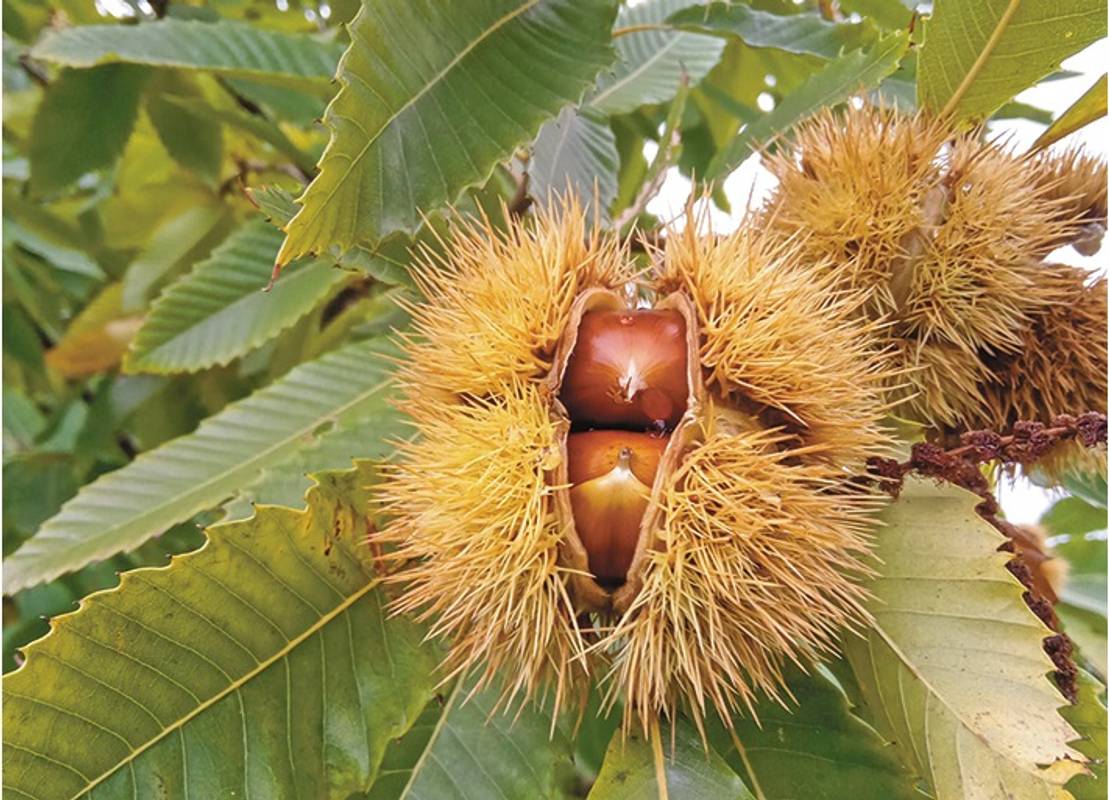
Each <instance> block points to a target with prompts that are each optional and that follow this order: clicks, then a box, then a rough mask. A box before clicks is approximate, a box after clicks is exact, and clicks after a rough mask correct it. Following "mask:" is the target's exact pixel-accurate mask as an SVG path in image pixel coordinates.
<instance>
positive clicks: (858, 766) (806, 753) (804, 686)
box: [712, 667, 923, 800]
mask: <svg viewBox="0 0 1109 800" xmlns="http://www.w3.org/2000/svg"><path fill="white" fill-rule="evenodd" d="M786 685H787V686H788V687H789V693H790V694H791V695H792V696H793V700H794V701H795V702H791V703H790V704H789V706H790V707H789V708H784V707H783V706H782V705H780V704H779V703H777V702H776V701H774V700H770V699H768V698H765V697H763V698H762V699H761V700H760V702H759V704H758V706H757V709H756V710H757V712H758V722H756V721H755V720H753V719H751V718H743V719H737V720H736V721H735V734H736V738H737V739H738V741H739V743H740V745H741V746H742V747H743V754H740V753H739V752H738V751H737V750H736V747H735V744H734V743H733V739H732V738H731V737H730V736H729V735H728V734H727V733H724V731H723V730H722V728H721V729H720V730H716V731H714V735H713V741H712V743H713V747H714V749H715V750H716V752H718V753H720V754H721V755H722V756H724V758H725V759H726V760H727V761H728V763H729V764H730V765H731V766H732V767H733V768H734V769H735V770H736V772H738V773H739V774H740V775H742V776H744V779H745V781H746V783H747V784H748V785H749V786H751V787H753V788H755V790H756V791H757V792H761V795H760V796H761V797H762V798H763V800H792V798H797V797H804V798H811V799H812V800H839V798H852V800H913V799H914V798H915V800H923V795H921V794H920V793H919V792H917V791H916V789H915V788H914V785H913V784H914V781H913V779H912V776H911V775H910V774H909V772H908V771H907V770H906V769H905V768H904V767H903V766H902V765H901V763H900V762H899V761H898V760H897V758H896V756H895V755H894V753H893V752H892V748H891V747H890V745H888V744H887V743H886V742H885V741H883V739H882V737H880V736H879V735H878V733H877V732H876V731H875V730H874V729H873V728H871V727H870V726H869V725H867V724H866V723H865V722H863V721H862V720H861V719H859V718H858V717H857V716H855V715H854V714H853V713H852V712H851V709H850V708H849V707H848V704H847V698H846V697H845V696H844V694H843V692H842V691H840V689H839V688H838V687H837V686H836V685H835V684H833V683H832V682H831V681H830V680H829V679H828V678H827V677H826V676H825V675H823V674H821V673H820V672H819V671H814V672H813V673H812V674H809V675H805V674H804V673H802V672H801V671H800V670H799V669H797V668H796V667H793V668H791V669H789V670H788V672H787V675H786Z"/></svg>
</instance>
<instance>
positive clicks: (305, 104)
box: [226, 78, 326, 167]
mask: <svg viewBox="0 0 1109 800" xmlns="http://www.w3.org/2000/svg"><path fill="white" fill-rule="evenodd" d="M226 80H227V85H228V86H230V87H231V88H232V89H234V90H235V93H236V94H238V95H240V96H242V97H245V98H246V99H247V100H250V101H251V102H252V103H255V104H257V105H260V106H265V107H267V108H268V109H269V110H270V112H271V113H272V114H273V115H274V116H276V117H277V118H278V119H280V120H281V121H282V122H291V123H293V124H294V125H299V126H300V127H302V128H309V127H311V126H313V125H315V124H316V123H317V122H319V120H320V117H322V116H323V112H324V108H325V106H326V103H325V101H324V100H323V99H322V98H321V97H320V96H319V95H318V94H310V93H306V92H298V91H295V90H293V89H288V88H285V87H282V86H275V85H273V84H270V83H258V82H257V81H248V80H244V79H242V78H227V79H226ZM312 166H313V167H314V166H315V165H314V164H313V165H312Z"/></svg>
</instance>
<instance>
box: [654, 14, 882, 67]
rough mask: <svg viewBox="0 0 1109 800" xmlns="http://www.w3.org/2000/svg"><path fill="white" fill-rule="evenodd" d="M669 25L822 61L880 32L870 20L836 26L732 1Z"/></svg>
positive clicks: (674, 18) (676, 18)
mask: <svg viewBox="0 0 1109 800" xmlns="http://www.w3.org/2000/svg"><path fill="white" fill-rule="evenodd" d="M666 22H667V23H668V24H670V25H673V26H674V27H676V28H681V29H682V30H687V31H696V32H698V33H707V34H713V35H725V36H738V37H739V38H740V39H742V40H743V41H744V42H745V43H746V44H747V45H749V46H751V47H773V48H776V49H778V50H785V51H786V52H787V53H798V54H809V55H814V56H820V57H821V58H835V57H836V56H838V55H840V54H841V53H843V52H844V51H846V50H854V49H856V48H858V47H860V46H862V45H863V44H867V43H869V42H870V41H872V40H873V39H876V38H877V30H876V28H875V27H874V25H873V23H871V22H869V21H868V20H864V21H863V22H855V23H846V22H844V23H836V22H829V21H827V20H826V19H824V18H823V17H822V16H820V14H818V13H815V12H811V13H803V14H785V15H781V14H772V13H770V12H768V11H760V10H759V9H757V8H751V7H750V6H746V5H735V4H733V3H730V2H714V3H707V4H705V5H699V6H690V7H689V8H685V9H683V10H681V11H679V12H678V13H676V14H673V15H671V16H670V17H669V18H668V19H667V20H666Z"/></svg>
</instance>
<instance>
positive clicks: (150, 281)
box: [122, 203, 227, 311]
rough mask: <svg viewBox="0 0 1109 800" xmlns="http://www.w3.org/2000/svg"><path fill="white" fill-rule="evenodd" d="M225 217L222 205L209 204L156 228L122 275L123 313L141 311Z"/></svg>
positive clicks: (189, 210)
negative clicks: (156, 291)
mask: <svg viewBox="0 0 1109 800" xmlns="http://www.w3.org/2000/svg"><path fill="white" fill-rule="evenodd" d="M226 216H227V209H226V208H225V207H224V206H223V205H221V204H218V203H210V204H207V205H200V206H192V207H190V208H186V209H185V210H184V211H182V212H181V213H180V214H177V215H176V216H172V217H170V218H169V219H167V220H166V221H165V222H164V223H162V224H161V225H159V226H158V228H157V229H156V230H155V231H154V233H152V234H151V235H150V239H149V240H148V241H147V243H146V246H145V247H144V248H143V250H142V252H141V253H139V255H138V256H137V257H136V258H135V260H134V261H132V262H131V265H130V266H129V267H128V268H127V274H126V275H124V276H123V297H122V304H123V310H124V311H140V310H142V309H143V308H145V307H146V303H147V301H148V300H149V299H150V297H151V296H152V295H153V294H154V292H155V290H156V289H157V288H158V287H159V286H161V285H162V284H163V283H165V282H166V280H167V279H168V278H169V277H170V275H172V273H173V272H174V270H175V269H176V268H177V267H179V266H180V265H181V264H182V262H183V261H184V260H185V258H186V257H187V256H188V255H189V253H191V252H194V250H196V249H206V248H205V247H204V242H205V240H206V239H208V238H209V235H210V234H211V235H212V236H218V235H219V233H220V232H221V231H220V230H219V229H220V223H221V222H224V221H226Z"/></svg>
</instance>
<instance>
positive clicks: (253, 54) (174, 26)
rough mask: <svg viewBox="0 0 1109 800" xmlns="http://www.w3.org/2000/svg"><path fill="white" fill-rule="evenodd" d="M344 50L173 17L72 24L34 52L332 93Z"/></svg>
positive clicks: (70, 60)
mask: <svg viewBox="0 0 1109 800" xmlns="http://www.w3.org/2000/svg"><path fill="white" fill-rule="evenodd" d="M340 52H341V49H340V48H339V47H337V46H336V45H334V44H330V43H324V42H321V41H319V40H317V39H314V38H312V37H311V36H303V35H298V34H291V33H278V32H276V31H267V30H263V29H261V28H257V27H255V26H253V25H247V24H244V23H239V22H228V21H221V22H198V21H196V20H178V19H166V20H160V21H158V22H145V23H143V24H141V25H81V26H78V27H74V28H64V29H62V30H57V31H53V32H51V33H49V34H47V35H46V36H45V37H44V38H43V39H42V41H41V42H39V43H38V44H37V45H35V47H34V48H33V49H32V50H31V55H32V56H33V57H34V58H37V59H39V60H41V61H50V62H53V63H55V64H62V65H63V66H67V67H81V68H84V67H93V66H96V65H97V64H112V63H117V62H122V63H127V64H146V65H148V66H152V67H177V68H180V69H201V70H207V71H209V72H215V73H218V74H221V75H230V76H233V77H237V78H250V79H252V80H256V81H265V82H270V83H275V84H277V85H279V86H285V87H288V88H301V89H311V90H314V91H317V92H325V93H330V91H329V86H330V83H331V79H332V76H333V75H334V74H335V66H336V64H337V63H338V61H339V54H340ZM93 96H94V97H95V95H93Z"/></svg>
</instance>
